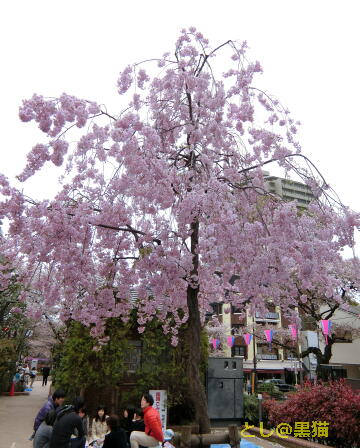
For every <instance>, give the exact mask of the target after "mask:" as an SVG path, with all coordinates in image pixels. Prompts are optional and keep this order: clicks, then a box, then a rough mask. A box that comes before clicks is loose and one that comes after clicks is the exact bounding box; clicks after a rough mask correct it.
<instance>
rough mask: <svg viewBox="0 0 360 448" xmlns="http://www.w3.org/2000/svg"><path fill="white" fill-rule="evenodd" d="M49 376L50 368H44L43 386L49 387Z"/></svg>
mask: <svg viewBox="0 0 360 448" xmlns="http://www.w3.org/2000/svg"><path fill="white" fill-rule="evenodd" d="M49 375H50V367H49V366H45V367H43V368H42V376H43V382H42V385H43V386H46V385H47V380H48V377H49Z"/></svg>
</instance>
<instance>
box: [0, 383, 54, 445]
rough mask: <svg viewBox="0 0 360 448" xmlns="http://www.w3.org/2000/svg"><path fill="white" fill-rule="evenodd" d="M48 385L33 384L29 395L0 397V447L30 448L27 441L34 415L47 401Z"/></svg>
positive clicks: (29, 443)
mask: <svg viewBox="0 0 360 448" xmlns="http://www.w3.org/2000/svg"><path fill="white" fill-rule="evenodd" d="M49 390H50V384H49V383H48V385H47V386H46V387H42V386H41V380H37V381H35V382H34V387H33V390H32V392H30V395H18V396H14V397H8V396H0V447H1V448H32V446H33V443H32V442H31V441H30V440H29V437H30V436H31V434H32V432H33V429H32V427H33V424H34V418H35V416H36V413H37V412H38V410H39V409H40V407H41V406H42V405H43V404H44V403H45V401H46V400H47V396H48V393H49Z"/></svg>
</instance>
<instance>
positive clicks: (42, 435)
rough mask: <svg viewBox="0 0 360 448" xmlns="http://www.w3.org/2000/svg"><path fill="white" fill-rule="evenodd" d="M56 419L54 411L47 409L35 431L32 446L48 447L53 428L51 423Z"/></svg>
mask: <svg viewBox="0 0 360 448" xmlns="http://www.w3.org/2000/svg"><path fill="white" fill-rule="evenodd" d="M55 419H56V412H55V411H54V410H53V411H49V412H48V413H47V414H46V416H45V420H44V421H43V422H42V423H41V424H40V426H39V428H38V430H37V431H36V434H35V437H34V441H33V448H49V444H50V438H51V434H52V430H53V425H54V423H55Z"/></svg>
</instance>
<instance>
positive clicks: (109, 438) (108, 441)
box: [102, 415, 127, 448]
mask: <svg viewBox="0 0 360 448" xmlns="http://www.w3.org/2000/svg"><path fill="white" fill-rule="evenodd" d="M106 424H107V427H108V430H109V431H110V432H109V433H108V434H106V436H105V440H104V444H103V446H102V448H127V440H126V433H125V431H124V430H123V429H122V428H120V425H119V417H118V416H117V415H111V416H110V417H108V418H107V419H106Z"/></svg>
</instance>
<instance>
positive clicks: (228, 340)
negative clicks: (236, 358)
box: [227, 336, 235, 347]
mask: <svg viewBox="0 0 360 448" xmlns="http://www.w3.org/2000/svg"><path fill="white" fill-rule="evenodd" d="M234 342H235V338H234V336H228V338H227V344H228V346H229V347H232V346H233V345H234Z"/></svg>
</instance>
